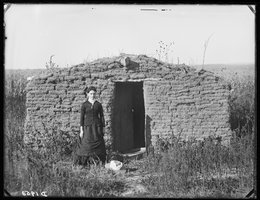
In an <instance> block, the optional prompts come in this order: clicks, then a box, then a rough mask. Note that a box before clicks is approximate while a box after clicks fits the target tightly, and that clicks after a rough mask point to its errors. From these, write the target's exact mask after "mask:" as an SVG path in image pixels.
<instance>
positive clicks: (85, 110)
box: [75, 86, 106, 166]
mask: <svg viewBox="0 0 260 200" xmlns="http://www.w3.org/2000/svg"><path fill="white" fill-rule="evenodd" d="M96 91H97V90H96V88H95V87H93V86H90V87H89V88H86V89H85V90H84V92H85V94H86V95H87V101H85V102H84V103H83V104H82V107H81V113H80V145H79V148H78V150H77V153H76V160H75V164H78V165H83V166H86V165H88V164H91V163H93V161H94V162H95V163H97V162H99V161H101V162H102V164H105V160H106V149H105V141H104V138H103V136H104V133H103V127H105V119H104V114H103V108H102V105H101V103H99V102H98V101H97V100H96V97H95V95H96Z"/></svg>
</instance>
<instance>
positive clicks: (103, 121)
mask: <svg viewBox="0 0 260 200" xmlns="http://www.w3.org/2000/svg"><path fill="white" fill-rule="evenodd" d="M99 113H100V120H101V124H102V126H103V127H105V125H106V124H105V118H104V112H103V107H102V105H101V104H100V112H99Z"/></svg>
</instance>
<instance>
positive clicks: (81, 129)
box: [79, 126, 83, 138]
mask: <svg viewBox="0 0 260 200" xmlns="http://www.w3.org/2000/svg"><path fill="white" fill-rule="evenodd" d="M79 137H80V138H82V137H83V128H82V126H81V127H80V133H79Z"/></svg>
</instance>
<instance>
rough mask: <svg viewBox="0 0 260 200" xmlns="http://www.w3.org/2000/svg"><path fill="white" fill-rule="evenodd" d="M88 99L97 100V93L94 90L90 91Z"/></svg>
mask: <svg viewBox="0 0 260 200" xmlns="http://www.w3.org/2000/svg"><path fill="white" fill-rule="evenodd" d="M88 98H89V99H90V100H94V99H95V98H96V92H95V91H94V90H90V91H89V93H88Z"/></svg>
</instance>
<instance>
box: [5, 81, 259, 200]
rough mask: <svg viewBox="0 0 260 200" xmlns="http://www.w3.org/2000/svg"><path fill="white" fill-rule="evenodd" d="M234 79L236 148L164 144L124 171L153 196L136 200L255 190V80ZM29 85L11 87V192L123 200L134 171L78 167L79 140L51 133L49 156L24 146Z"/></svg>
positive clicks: (209, 142)
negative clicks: (74, 162)
mask: <svg viewBox="0 0 260 200" xmlns="http://www.w3.org/2000/svg"><path fill="white" fill-rule="evenodd" d="M229 81H230V82H231V84H232V87H233V88H234V90H233V92H232V93H231V97H230V115H231V125H232V124H233V125H232V130H233V136H232V140H231V143H230V145H229V146H223V145H222V144H221V138H213V137H209V138H205V139H204V140H203V141H195V140H189V141H186V142H181V141H180V140H178V138H175V137H173V138H172V139H171V140H169V139H168V140H166V139H163V138H160V139H159V140H158V146H159V147H160V148H159V151H158V152H155V153H154V154H152V153H150V154H149V155H147V156H145V157H144V158H143V159H141V160H132V161H130V162H129V163H127V162H126V163H125V165H126V167H130V166H135V167H136V168H137V171H138V172H139V173H140V180H141V184H142V185H144V186H145V187H146V188H147V191H148V193H146V194H135V195H134V196H135V197H136V196H138V197H192V198H194V197H215V198H217V197H219V198H229V197H239V198H240V197H244V195H245V194H246V193H247V192H248V191H250V190H251V189H252V187H253V184H254V183H253V182H254V179H255V176H254V173H253V167H254V163H253V161H254V151H255V148H254V145H253V142H254V138H253V136H254V134H253V133H254V128H255V112H254V101H255V99H254V98H255V96H254V95H255V94H254V82H253V81H251V80H249V79H243V80H241V79H232V80H231V79H230V80H229ZM25 83H26V79H25V78H22V77H21V76H9V77H8V79H6V82H5V132H4V134H5V174H4V175H5V177H4V187H5V189H7V190H8V191H9V192H11V193H12V192H16V191H18V194H17V195H18V196H22V194H21V191H36V192H38V193H40V192H42V191H46V193H47V195H48V196H69V197H76V196H79V197H120V196H121V194H122V193H123V192H124V191H126V190H127V184H126V179H127V177H129V176H130V173H125V174H117V173H114V172H112V171H110V170H107V169H105V168H104V167H103V166H101V165H97V166H94V165H93V166H91V167H90V168H86V169H80V168H79V167H77V166H73V165H72V160H73V154H72V153H73V148H74V145H73V142H70V143H67V139H66V138H65V139H64V137H60V135H65V136H66V133H65V132H63V134H56V133H57V131H60V130H58V129H56V128H55V127H53V129H52V130H53V131H52V132H49V133H48V134H49V135H50V137H51V138H50V140H49V143H48V144H47V145H48V147H49V148H48V149H47V150H46V151H40V150H39V149H38V150H37V149H31V148H28V147H27V146H25V145H24V143H23V136H24V130H23V127H24V120H25V115H26V107H25V100H26V93H25V92H24V87H25ZM46 131H47V130H46ZM169 141H173V142H171V143H169ZM61 147H67V148H61ZM133 173H135V172H133Z"/></svg>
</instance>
